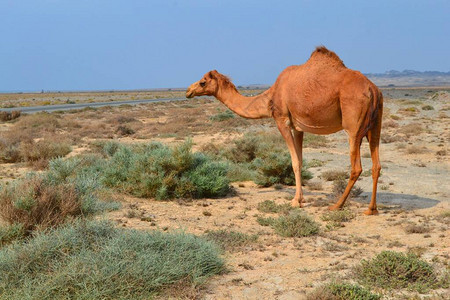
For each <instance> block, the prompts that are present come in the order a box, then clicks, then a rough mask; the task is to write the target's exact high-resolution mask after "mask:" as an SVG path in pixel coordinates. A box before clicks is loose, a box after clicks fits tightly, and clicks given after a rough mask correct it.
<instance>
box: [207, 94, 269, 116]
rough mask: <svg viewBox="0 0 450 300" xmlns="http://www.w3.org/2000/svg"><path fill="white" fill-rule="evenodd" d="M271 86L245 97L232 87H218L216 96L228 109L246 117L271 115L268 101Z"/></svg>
mask: <svg viewBox="0 0 450 300" xmlns="http://www.w3.org/2000/svg"><path fill="white" fill-rule="evenodd" d="M271 91H272V88H269V89H268V90H267V91H265V92H264V93H262V94H259V95H257V96H254V97H245V96H243V95H241V94H239V92H238V91H237V90H236V89H234V88H227V89H224V90H222V89H219V91H218V93H217V95H216V98H217V99H218V100H219V101H221V102H222V103H223V104H225V105H226V106H227V107H228V108H229V109H231V110H232V111H234V112H235V113H237V114H238V115H240V116H241V117H244V118H247V119H262V118H270V117H272V111H271V109H270V103H269V102H270V101H271V99H272V94H271Z"/></svg>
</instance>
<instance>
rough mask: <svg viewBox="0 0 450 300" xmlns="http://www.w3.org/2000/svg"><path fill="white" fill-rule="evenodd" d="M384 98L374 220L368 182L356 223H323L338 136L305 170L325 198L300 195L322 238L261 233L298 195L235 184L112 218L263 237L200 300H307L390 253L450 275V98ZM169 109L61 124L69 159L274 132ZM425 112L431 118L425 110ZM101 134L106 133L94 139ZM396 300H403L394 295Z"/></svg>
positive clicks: (103, 113) (344, 146) (134, 203)
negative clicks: (115, 145) (218, 192)
mask: <svg viewBox="0 0 450 300" xmlns="http://www.w3.org/2000/svg"><path fill="white" fill-rule="evenodd" d="M386 94H387V96H386V99H385V107H386V109H385V118H384V125H383V131H382V136H383V138H382V139H383V143H382V144H381V163H382V168H383V169H382V175H381V177H380V181H379V186H378V203H379V206H378V207H379V211H380V214H379V215H378V216H369V217H368V216H364V215H363V214H362V212H363V211H364V210H365V209H366V207H367V201H368V196H370V194H369V193H370V191H371V188H372V178H371V176H370V175H369V176H368V175H365V176H361V178H360V180H359V181H358V183H357V185H358V186H360V187H361V188H362V189H363V191H364V193H363V196H362V197H361V198H357V199H352V200H350V201H348V203H349V205H348V209H349V210H351V211H352V212H354V213H355V214H356V217H355V218H354V219H353V220H351V221H350V222H347V223H343V224H344V227H340V228H334V229H331V230H330V229H327V226H326V225H327V223H326V222H324V221H322V220H321V216H322V215H323V214H324V213H326V212H327V208H326V206H327V205H328V203H333V202H334V201H335V200H336V199H334V198H333V197H332V196H331V194H332V183H331V182H326V181H323V180H322V179H321V178H320V174H321V173H322V172H324V171H328V170H349V157H348V143H347V138H346V135H345V133H343V132H340V133H337V134H334V135H330V136H327V139H328V142H327V146H326V147H320V148H305V149H304V158H305V159H306V160H307V161H308V160H311V159H318V160H320V161H323V162H325V163H324V165H323V166H321V167H315V168H311V169H310V170H311V171H312V172H313V174H314V178H313V179H312V181H316V182H321V184H322V189H320V190H311V189H310V188H309V187H308V186H306V187H304V192H305V198H306V201H307V203H309V204H310V205H309V206H308V207H306V208H304V210H305V211H306V212H307V213H308V214H310V215H311V216H312V217H313V218H314V219H315V220H316V221H317V222H319V223H320V224H321V232H320V234H319V235H318V236H313V237H306V238H283V237H280V236H278V235H276V234H275V233H274V232H273V230H272V229H271V228H270V227H264V226H261V225H259V224H258V223H257V222H256V218H257V216H258V215H259V216H270V215H271V214H264V213H261V212H259V211H258V210H257V205H258V203H260V202H262V201H265V200H274V201H275V202H276V203H279V204H282V203H288V201H290V199H291V198H292V197H293V195H294V188H293V187H288V186H284V187H283V188H282V189H279V190H277V189H274V188H260V187H258V186H257V185H255V184H254V183H252V182H241V183H233V186H234V188H235V190H236V195H234V196H229V197H227V198H223V199H201V200H194V201H192V202H189V201H187V202H186V201H181V202H177V201H172V202H161V201H155V200H154V199H138V198H133V197H130V196H127V195H120V198H121V199H122V201H123V207H122V209H121V210H119V211H115V212H112V213H110V214H108V215H107V216H106V217H107V218H110V219H112V220H115V221H116V222H117V224H119V225H120V226H124V227H131V228H137V229H142V230H154V229H161V230H184V231H187V232H192V233H195V234H199V235H201V234H204V233H205V232H206V231H208V230H219V229H230V230H234V231H239V232H243V233H247V234H256V235H258V239H257V241H256V242H254V243H252V244H250V245H249V246H247V247H245V248H244V249H239V250H238V251H233V252H226V253H225V254H224V255H225V257H226V261H227V265H228V269H229V272H228V273H227V274H224V275H221V276H217V277H216V278H213V279H212V280H211V281H210V283H209V284H208V285H207V287H206V290H205V291H204V294H203V296H202V297H204V298H205V299H304V298H305V296H306V294H307V293H308V292H310V291H312V290H313V289H314V288H315V287H317V286H318V285H320V284H322V283H324V282H327V281H329V280H331V279H333V278H338V279H343V278H344V279H348V280H351V279H352V274H351V269H352V267H353V266H354V265H356V264H358V263H359V261H360V260H361V259H370V258H372V257H373V256H374V255H376V254H377V253H379V252H381V251H382V250H387V249H391V250H396V251H402V252H406V251H414V252H416V253H418V254H421V255H422V257H423V258H424V259H425V260H427V261H429V262H433V263H434V264H435V265H436V267H437V268H441V269H443V268H447V269H448V262H449V256H450V231H449V224H448V222H447V223H446V222H445V220H444V219H442V218H440V217H439V215H440V214H441V213H442V212H444V211H449V209H450V202H449V197H450V185H449V184H448V183H447V181H448V178H449V171H450V165H449V151H450V149H448V145H449V141H450V120H449V113H450V112H449V110H450V104H449V103H450V101H449V100H450V97H449V93H448V92H446V91H442V92H438V94H437V96H436V95H435V94H436V91H434V90H433V91H430V92H428V91H424V90H419V92H414V90H411V91H409V90H408V91H407V92H405V91H404V90H401V91H398V90H397V91H393V92H389V91H387V92H386ZM405 94H408V95H406V96H405ZM167 105H169V106H167ZM167 105H166V106H164V105H162V104H159V105H148V106H146V105H142V106H139V107H134V108H126V107H125V108H107V109H104V110H100V111H94V112H89V111H86V112H79V113H75V114H63V115H62V118H63V119H64V118H72V119H73V120H76V122H78V123H77V124H78V125H77V126H78V127H77V128H81V129H83V130H85V131H84V132H85V133H86V134H85V135H83V136H82V137H81V138H80V139H79V144H78V146H76V147H74V151H73V153H72V154H70V155H76V154H78V153H82V152H84V151H88V149H89V145H90V143H91V142H92V141H93V140H96V139H98V138H102V139H105V138H107V139H108V138H116V139H118V140H120V141H123V142H142V141H148V140H149V139H152V140H155V139H157V140H160V141H163V142H168V143H177V142H179V141H180V140H182V139H184V138H185V137H186V136H187V132H188V133H190V134H189V135H191V136H192V138H193V141H194V143H195V149H199V148H200V147H201V146H202V145H204V144H206V143H208V142H213V143H214V144H216V145H219V146H220V145H221V144H224V143H229V142H230V141H231V140H232V139H233V138H235V137H238V136H241V135H242V134H243V132H245V131H247V130H254V129H257V130H275V128H274V126H273V123H272V122H271V121H270V120H269V121H247V120H241V119H233V120H231V121H225V122H224V123H223V122H218V123H214V122H211V121H210V120H209V119H208V118H209V116H210V115H213V114H215V113H217V111H218V109H222V110H223V106H222V105H221V104H220V103H217V102H204V101H203V102H199V101H197V102H195V100H194V101H193V102H186V104H183V105H184V106H183V105H181V104H167ZM426 105H429V106H432V108H433V109H429V108H428V109H429V110H427V109H424V107H425V106H426ZM189 112H191V115H189ZM124 113H126V116H134V118H135V119H136V120H137V122H140V123H139V126H137V125H136V126H135V127H132V128H134V129H135V133H134V134H133V135H130V136H120V135H117V133H114V130H115V128H116V126H117V124H115V123H111V122H109V120H113V119H114V118H117V117H115V116H116V115H117V114H119V115H125V114H124ZM189 117H191V119H189ZM72 119H71V120H72ZM180 119H182V120H181V121H182V122H185V123H184V125H183V124H181V125H182V126H181V127H180V126H175V125H174V120H180ZM93 120H96V121H100V122H102V124H103V125H104V124H106V125H104V126H101V127H98V128H100V129H101V130H100V129H96V128H97V127H95V128H94V129H92V130H91V129H89V130H91V131H92V132H94V133H91V131H89V130H88V129H86V128H88V125H89V126H93V125H92V122H94V121H93ZM181 121H180V122H181ZM132 124H135V123H132ZM8 126H9V125H8ZM85 126H86V127H85ZM96 126H97V125H96ZM130 126H131V125H130ZM133 126H134V125H133ZM89 128H90V127H89ZM168 128H170V129H168ZM0 130H3V131H6V130H8V128H7V125H2V126H0ZM65 130H68V129H65ZM100 131H101V132H106V133H102V135H98V134H99V132H100ZM67 132H69V131H66V133H67ZM108 132H109V133H108ZM69 133H70V132H69ZM96 134H97V135H96ZM362 163H363V171H366V170H369V169H370V168H371V159H370V155H369V149H368V144H367V142H366V141H365V142H363V144H362ZM26 170H27V168H26V166H24V165H23V164H3V165H2V169H1V172H0V176H1V177H2V178H3V180H10V179H11V178H13V177H20V176H23V174H24V173H25V171H26ZM363 174H364V173H363ZM273 216H275V215H273ZM409 224H416V225H423V226H426V227H428V228H429V229H430V232H428V233H407V232H406V231H405V228H406V226H408V225H409ZM445 266H447V267H445ZM446 292H448V291H442V290H438V291H434V292H431V293H430V295H431V294H433V295H437V296H436V297H438V298H437V299H445V297H446V296H445V293H446ZM405 293H406V292H405ZM410 295H414V294H410ZM388 296H389V295H388ZM390 297H391V298H392V299H401V296H400V295H399V294H395V293H392V294H391V295H390ZM420 297H424V295H421V296H420Z"/></svg>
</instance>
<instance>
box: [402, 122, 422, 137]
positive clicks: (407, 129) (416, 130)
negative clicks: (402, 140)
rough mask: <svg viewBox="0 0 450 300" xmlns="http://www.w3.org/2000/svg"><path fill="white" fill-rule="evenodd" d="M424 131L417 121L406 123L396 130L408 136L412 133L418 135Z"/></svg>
mask: <svg viewBox="0 0 450 300" xmlns="http://www.w3.org/2000/svg"><path fill="white" fill-rule="evenodd" d="M423 131H424V129H423V127H422V125H420V124H419V123H410V124H407V125H404V126H402V127H401V128H400V129H399V130H398V132H399V133H402V134H404V135H406V136H408V137H410V136H412V135H419V134H421V133H422V132H423Z"/></svg>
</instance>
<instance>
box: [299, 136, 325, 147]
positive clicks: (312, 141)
mask: <svg viewBox="0 0 450 300" xmlns="http://www.w3.org/2000/svg"><path fill="white" fill-rule="evenodd" d="M327 143H328V139H327V137H326V136H323V135H318V134H311V133H305V134H304V136H303V146H304V147H305V148H308V147H309V148H320V147H325V146H327Z"/></svg>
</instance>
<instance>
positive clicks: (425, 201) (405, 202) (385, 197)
mask: <svg viewBox="0 0 450 300" xmlns="http://www.w3.org/2000/svg"><path fill="white" fill-rule="evenodd" d="M371 196H372V193H362V194H361V195H360V196H359V197H358V198H355V199H352V200H353V201H356V202H359V203H366V204H369V202H370V197H371ZM439 202H440V201H438V200H435V199H429V198H423V197H419V196H416V195H407V194H394V193H377V204H379V205H380V204H381V205H383V206H385V207H384V208H383V209H404V210H415V209H422V208H430V207H433V206H435V205H437V204H438V203H439Z"/></svg>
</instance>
